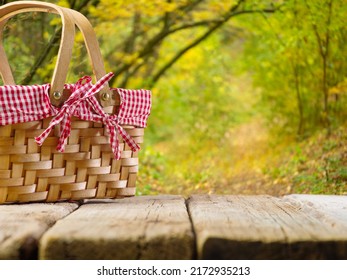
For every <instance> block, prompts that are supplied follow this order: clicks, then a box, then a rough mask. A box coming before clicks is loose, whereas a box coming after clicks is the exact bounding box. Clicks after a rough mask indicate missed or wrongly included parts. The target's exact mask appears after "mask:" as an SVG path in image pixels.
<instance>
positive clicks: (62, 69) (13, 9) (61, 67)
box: [0, 1, 75, 105]
mask: <svg viewBox="0 0 347 280" xmlns="http://www.w3.org/2000/svg"><path fill="white" fill-rule="evenodd" d="M29 11H40V12H46V13H56V14H59V15H60V16H61V18H62V28H63V30H62V38H61V42H60V47H59V52H58V58H57V63H56V65H55V69H54V73H53V77H52V81H51V95H53V93H54V92H60V93H62V92H63V89H64V84H65V80H66V76H67V73H68V68H69V63H70V60H71V57H72V48H73V44H74V39H75V23H74V20H73V17H72V16H71V14H70V13H68V12H67V11H66V10H65V9H64V8H62V7H59V6H57V5H54V4H51V3H46V2H39V1H17V2H12V3H9V4H6V5H3V6H1V7H0V61H1V63H0V74H1V77H2V80H3V82H4V83H5V84H7V85H13V84H15V81H14V78H13V75H12V71H11V68H10V66H9V63H8V59H7V57H6V54H5V51H4V48H3V44H2V37H3V29H4V26H5V24H6V22H7V21H8V20H9V19H10V18H11V17H13V16H15V15H17V14H19V13H23V12H29ZM51 99H52V98H51ZM54 100H55V99H54V98H53V99H52V101H53V102H52V103H54ZM54 105H56V104H54Z"/></svg>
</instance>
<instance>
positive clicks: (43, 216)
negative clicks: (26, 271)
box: [0, 203, 78, 259]
mask: <svg viewBox="0 0 347 280" xmlns="http://www.w3.org/2000/svg"><path fill="white" fill-rule="evenodd" d="M77 207H78V205H77V204H76V203H55V204H51V203H50V204H49V203H46V204H43V203H37V204H21V205H0V259H37V257H38V246H37V245H38V240H39V239H40V237H41V236H42V234H43V233H44V232H45V231H46V230H47V229H48V228H49V227H50V226H52V225H53V224H54V223H55V222H56V221H57V220H59V219H62V218H63V217H65V216H66V215H68V214H70V213H71V212H72V211H73V210H75V209H76V208H77Z"/></svg>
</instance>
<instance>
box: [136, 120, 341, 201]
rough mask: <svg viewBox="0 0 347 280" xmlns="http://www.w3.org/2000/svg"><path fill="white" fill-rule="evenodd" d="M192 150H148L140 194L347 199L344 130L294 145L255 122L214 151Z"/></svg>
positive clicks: (142, 162) (235, 131)
mask: <svg viewBox="0 0 347 280" xmlns="http://www.w3.org/2000/svg"><path fill="white" fill-rule="evenodd" d="M192 144H193V143H189V142H188V143H186V146H185V145H182V146H180V147H177V146H176V145H172V144H171V145H172V147H171V148H170V147H168V146H170V145H169V144H168V143H165V144H163V143H159V144H158V145H157V146H151V147H149V146H148V147H146V148H145V149H144V151H143V152H142V154H141V159H140V165H141V169H140V174H139V180H138V194H181V195H184V196H188V195H191V194H206V193H209V194H211V193H215V194H270V195H275V196H280V195H284V194H289V193H311V194H347V132H346V131H345V129H344V126H341V127H339V128H337V129H335V130H334V132H333V133H332V134H331V135H330V136H329V137H328V136H326V133H324V132H319V133H316V134H315V135H313V136H312V137H310V138H306V139H304V140H301V141H297V140H296V139H294V138H288V137H286V138H285V137H284V136H282V137H279V136H274V135H271V133H270V132H269V131H267V130H266V129H265V128H264V125H263V124H262V122H261V121H259V120H258V121H252V122H249V123H246V124H243V125H240V126H238V127H236V128H234V129H231V130H230V131H229V134H228V137H227V139H221V143H219V145H216V146H215V147H213V146H211V145H205V147H206V148H205V149H201V150H199V151H194V152H190V151H189V147H190V146H191V145H192ZM202 146H204V145H202ZM163 147H165V148H163ZM175 151H176V152H175ZM177 151H180V153H178V152H177Z"/></svg>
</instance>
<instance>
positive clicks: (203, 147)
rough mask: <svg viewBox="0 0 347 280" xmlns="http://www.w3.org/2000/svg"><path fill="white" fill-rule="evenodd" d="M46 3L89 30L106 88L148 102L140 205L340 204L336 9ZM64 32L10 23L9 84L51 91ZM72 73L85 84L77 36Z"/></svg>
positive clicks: (302, 4)
mask: <svg viewBox="0 0 347 280" xmlns="http://www.w3.org/2000/svg"><path fill="white" fill-rule="evenodd" d="M5 2H10V1H5ZM52 2H54V3H58V4H60V5H63V6H66V7H72V8H75V9H77V10H79V11H81V12H82V13H83V14H85V15H86V16H87V17H88V18H89V19H90V20H91V22H92V24H93V26H94V29H95V31H96V33H97V36H98V38H99V42H100V46H101V51H102V54H103V57H104V60H105V66H106V70H107V71H113V72H114V73H116V78H115V79H114V80H113V81H112V84H113V86H116V87H127V88H140V87H146V88H151V89H152V91H153V108H152V114H151V116H150V119H149V126H148V128H147V129H146V133H145V145H144V147H143V149H142V151H141V152H140V173H139V180H138V194H139V195H145V194H157V193H180V194H185V195H188V194H190V193H193V192H194V193H199V192H201V193H246V194H249V193H272V194H276V195H280V194H284V193H288V192H305V193H338V194H341V193H345V192H346V180H347V168H346V167H345V166H347V165H346V163H347V162H346V158H345V151H344V148H343V147H344V145H345V144H346V141H347V140H346V139H347V136H346V134H345V133H344V132H343V129H341V127H342V126H343V125H344V124H345V118H346V116H347V115H346V110H345V107H346V102H347V100H346V98H347V96H346V93H347V63H346V57H347V55H346V54H347V45H346V38H347V30H346V25H345V15H346V13H347V5H346V3H345V1H344V0H324V1H315V0H303V1H299V0H288V1H270V0H263V1H254V0H240V1H217V0H202V1H201V0H194V1H188V0H175V1H161V0H155V1H145V0H136V1H135V0H131V1H119V0H117V1H115V0H101V1H88V0H87V1H85V0H83V1H82V0H80V1H79V0H77V1H68V0H64V1H60V0H59V1H52ZM105 11H107V12H105ZM60 28H61V21H60V20H59V17H58V16H56V15H51V14H40V13H30V14H25V15H20V16H16V17H15V18H14V19H13V20H10V22H9V23H8V25H7V29H6V30H5V36H4V37H5V48H6V52H7V55H8V57H9V60H10V61H11V65H12V67H13V72H14V76H15V77H16V80H17V82H21V81H23V79H25V78H26V79H27V81H28V83H31V84H33V83H47V82H50V80H51V77H52V73H53V69H54V66H55V61H56V54H57V52H58V47H59V40H54V37H52V36H54V34H59V29H60ZM45 48H47V50H48V52H47V54H46V55H45V56H44V59H43V61H42V63H40V64H39V67H38V68H37V69H36V70H35V69H34V70H35V71H34V72H33V75H32V76H30V75H28V73H29V71H30V70H31V69H33V65H35V63H36V62H38V60H39V58H40V56H41V55H42V53H43V52H42V50H44V49H45ZM70 66H71V67H70V71H69V73H68V80H67V82H75V81H76V80H77V79H78V78H79V77H80V76H82V75H90V74H91V73H92V69H91V67H90V62H89V61H88V55H87V53H86V49H85V47H84V44H83V38H82V36H81V34H80V33H78V34H77V36H76V44H75V48H74V51H73V59H72V63H71V65H70ZM326 131H327V132H328V134H329V133H330V137H327V136H326V135H325V132H326Z"/></svg>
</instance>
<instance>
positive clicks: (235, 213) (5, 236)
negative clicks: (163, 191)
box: [0, 195, 347, 260]
mask: <svg viewBox="0 0 347 280" xmlns="http://www.w3.org/2000/svg"><path fill="white" fill-rule="evenodd" d="M0 259H163V260H164V259H246V260H249V259H347V196H326V195H288V196H284V197H280V198H278V197H272V196H266V195H265V196H233V195H223V196H219V195H201V196H200V195H193V196H191V197H189V198H188V199H184V198H183V197H181V196H175V195H171V196H168V195H160V196H142V197H133V198H125V199H119V200H88V201H85V202H83V203H76V202H73V203H72V202H71V203H68V202H61V203H54V204H44V203H36V204H22V205H0Z"/></svg>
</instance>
